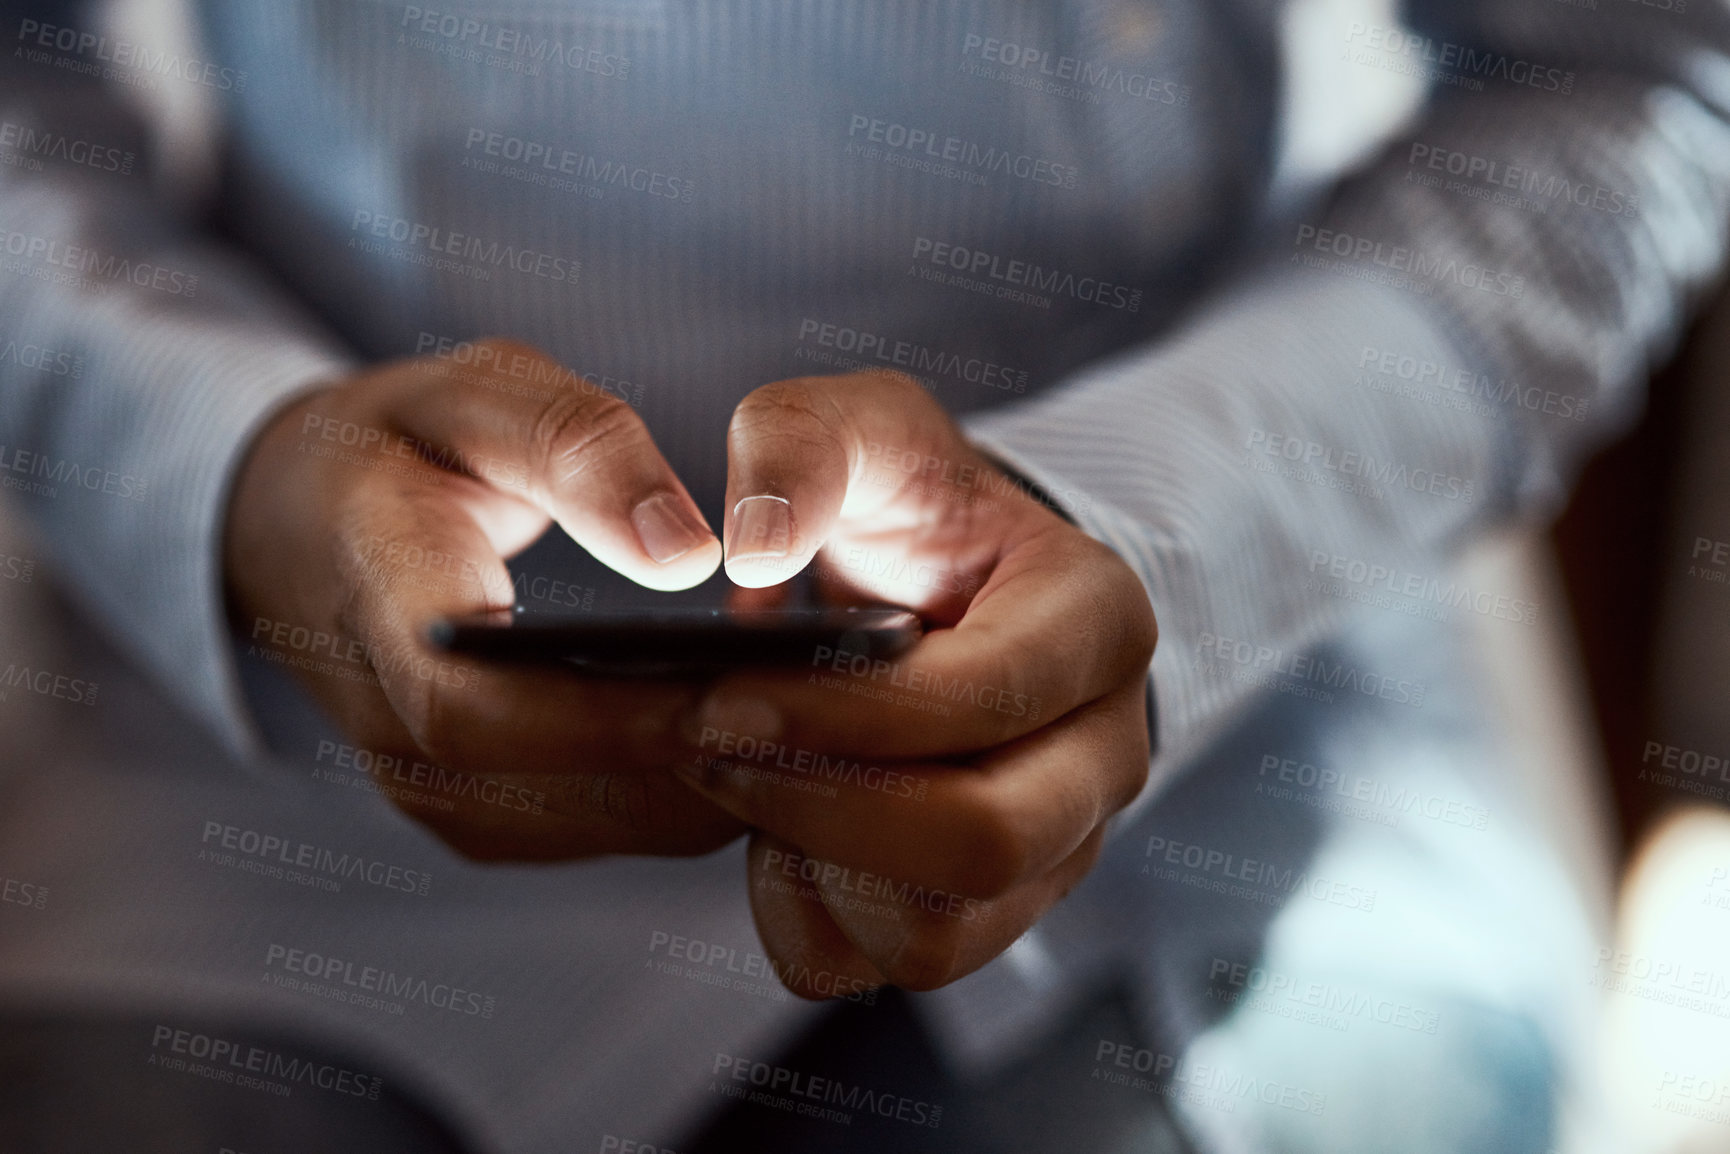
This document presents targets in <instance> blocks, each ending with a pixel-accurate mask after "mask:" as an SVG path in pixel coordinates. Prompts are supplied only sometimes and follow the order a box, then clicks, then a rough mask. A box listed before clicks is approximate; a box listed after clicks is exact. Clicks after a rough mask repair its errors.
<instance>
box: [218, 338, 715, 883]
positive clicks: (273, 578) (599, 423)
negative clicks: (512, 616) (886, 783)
mask: <svg viewBox="0 0 1730 1154" xmlns="http://www.w3.org/2000/svg"><path fill="white" fill-rule="evenodd" d="M472 347H473V348H474V350H475V356H474V357H472V358H471V359H470V362H469V363H468V364H465V365H458V364H455V363H453V362H452V361H448V360H436V359H430V358H429V359H420V360H406V361H397V362H393V363H390V364H387V365H384V366H382V367H378V368H374V369H371V370H369V371H366V372H363V373H361V374H359V375H357V376H355V377H354V378H352V379H350V380H347V381H344V382H341V383H340V385H339V386H338V387H336V388H332V389H329V390H327V391H323V392H319V393H315V394H313V395H311V396H309V397H307V398H305V399H303V400H301V401H300V402H298V403H296V404H294V405H292V406H291V407H289V408H288V409H286V410H284V411H283V412H281V413H279V414H278V415H277V416H276V417H275V418H274V419H273V420H271V422H270V423H269V424H268V426H267V427H266V428H265V429H264V430H263V431H262V432H261V433H260V434H259V436H258V437H257V439H256V440H255V441H254V442H253V444H252V446H251V447H250V449H249V451H248V454H247V456H246V459H245V460H244V462H243V463H242V465H241V468H240V472H239V477H238V479H237V482H236V485H235V489H234V494H233V497H232V499H231V501H230V504H229V509H228V513H227V518H226V523H225V526H224V535H223V555H224V556H223V562H224V575H225V578H226V581H227V587H228V594H229V603H230V606H231V610H232V612H233V614H234V616H235V618H236V621H237V624H238V625H239V627H240V628H241V630H242V633H243V635H244V636H247V637H249V638H251V639H252V640H253V641H254V643H255V644H257V645H259V646H260V647H261V648H265V649H268V650H270V651H271V652H272V654H273V656H274V657H276V658H278V659H281V660H283V661H285V662H286V663H288V664H290V665H291V666H293V667H294V668H295V672H296V674H297V676H299V677H300V679H301V681H302V682H303V683H304V684H305V685H306V686H307V688H308V689H309V690H310V691H311V692H312V694H313V695H314V697H315V698H317V700H318V701H319V702H320V703H321V704H322V705H323V706H324V708H325V709H326V710H327V711H328V712H329V713H330V714H331V716H332V717H333V718H334V719H335V720H336V721H337V722H338V723H339V724H340V725H341V726H342V727H343V728H344V729H345V730H346V731H347V733H348V734H349V735H350V736H351V737H352V738H353V739H354V741H355V742H356V743H357V745H359V746H360V747H362V748H364V749H367V750H369V751H371V752H372V753H373V754H375V755H378V754H383V755H386V756H389V757H398V758H403V759H405V764H411V765H412V764H413V763H414V762H416V761H421V762H426V763H429V764H432V765H436V766H438V767H440V768H441V769H443V770H448V771H457V773H460V774H464V775H473V778H476V779H479V781H478V783H477V782H474V781H466V780H464V779H462V778H457V777H455V776H454V775H449V774H447V775H446V779H445V780H444V782H443V783H442V785H443V788H442V789H441V788H436V787H435V788H422V789H419V790H416V791H414V793H415V795H416V796H414V797H403V796H398V797H396V798H395V800H396V801H397V804H398V805H400V806H402V808H403V809H405V810H406V811H407V812H409V813H410V814H411V815H412V816H414V817H416V818H417V819H419V820H420V821H422V822H424V823H425V824H426V825H428V826H430V827H431V828H432V829H433V830H434V831H435V832H436V833H438V834H439V836H440V837H442V838H443V839H444V840H445V841H446V842H448V843H449V844H450V845H451V846H453V847H454V848H456V849H457V850H458V851H460V852H462V853H465V854H467V855H469V856H472V857H482V858H510V859H537V858H538V859H554V858H574V857H583V856H587V855H591V854H599V853H621V852H627V853H654V854H681V853H704V852H707V851H709V850H712V849H714V848H716V847H718V846H720V845H723V844H725V843H726V842H728V841H730V840H732V839H733V838H734V837H736V836H738V835H739V834H740V833H742V832H743V830H744V827H743V825H742V824H741V823H740V822H738V821H737V820H736V819H735V818H733V817H730V816H729V815H728V814H726V813H725V812H723V811H722V810H721V809H719V808H717V807H716V806H714V805H713V804H712V803H710V802H708V801H706V800H705V799H703V798H702V797H700V796H699V795H698V794H696V793H695V792H693V791H692V790H691V789H689V788H688V787H687V786H686V785H685V784H684V783H683V782H682V781H680V780H679V779H678V778H677V777H675V776H674V775H673V774H672V773H671V772H670V771H669V767H670V766H671V765H672V764H674V763H676V762H678V761H679V760H680V759H681V758H688V757H689V756H690V753H689V750H688V749H687V748H685V746H684V745H683V744H682V743H681V739H680V737H679V735H678V733H677V731H676V722H677V719H678V718H679V716H680V715H681V714H682V713H684V712H686V711H687V710H689V709H690V708H691V707H692V706H693V705H694V704H695V702H696V700H697V698H698V695H699V693H700V687H698V686H695V685H691V686H686V685H681V684H678V683H670V682H658V683H650V682H643V681H602V680H587V679H583V678H579V677H577V676H575V675H574V674H571V673H567V672H564V671H562V670H544V671H543V670H536V669H529V668H512V667H506V666H503V665H490V664H489V665H485V666H477V665H476V663H474V662H473V661H470V660H468V659H466V658H456V657H452V656H451V655H448V654H442V653H439V652H437V651H435V650H433V649H432V648H430V647H429V646H428V644H427V642H426V639H425V637H424V634H423V630H424V628H425V626H426V624H427V623H428V622H429V621H432V620H434V619H437V618H440V617H448V616H458V615H463V614H469V613H477V612H487V611H499V610H504V609H507V608H508V607H509V606H510V605H511V604H512V601H513V588H512V583H511V577H510V574H509V572H508V571H507V570H506V568H505V562H504V559H505V558H507V557H510V556H512V555H513V554H515V553H516V552H518V551H520V550H522V549H523V548H525V547H527V546H528V545H529V544H530V543H531V542H532V541H534V540H535V539H536V538H537V537H539V536H540V535H541V534H542V533H543V532H544V531H545V530H546V528H547V526H548V525H549V524H550V523H551V522H554V521H556V522H557V523H558V524H559V526H560V527H561V528H563V529H564V530H565V531H566V532H567V533H569V534H570V535H571V536H572V537H574V538H575V539H576V540H577V542H578V543H579V544H580V545H582V546H583V548H585V549H586V550H588V551H589V552H590V553H592V554H593V555H594V556H595V557H597V558H599V559H600V560H601V561H602V562H604V563H605V564H607V565H609V566H610V567H612V568H613V569H615V570H617V571H618V572H620V573H622V574H624V575H625V576H627V577H630V578H631V579H633V580H635V581H637V582H638V583H640V584H642V585H646V586H649V587H650V588H654V589H684V588H689V587H690V586H692V585H695V584H697V583H698V582H700V581H702V580H704V579H705V578H707V577H708V576H709V575H710V574H711V573H713V572H714V571H715V568H716V566H717V565H718V564H719V563H720V560H721V545H720V542H719V541H717V540H716V539H715V536H714V534H713V533H712V532H711V531H710V529H709V527H708V525H707V523H706V522H705V521H704V520H703V516H702V514H701V513H700V512H699V511H698V510H697V507H696V505H695V503H694V502H693V501H692V500H691V498H690V495H689V494H688V493H687V492H686V491H685V488H684V486H683V485H682V484H680V482H679V479H678V477H676V476H675V475H674V474H673V471H672V469H671V467H670V466H669V465H668V464H667V462H666V460H665V459H664V458H663V457H662V456H661V454H660V451H659V450H658V449H656V448H655V445H654V442H653V441H652V440H651V439H650V436H649V433H648V430H647V429H646V428H645V427H644V425H643V422H642V421H641V420H640V419H639V418H638V416H637V414H636V413H635V412H634V411H633V410H632V409H631V408H630V406H629V405H627V404H625V403H624V402H623V401H621V400H619V399H618V398H616V397H613V396H611V395H610V394H607V393H605V392H604V391H602V390H600V389H598V388H596V387H594V386H592V385H589V384H587V383H585V382H584V381H583V380H581V379H580V378H579V377H577V376H576V375H575V374H574V373H571V372H570V371H569V370H567V369H563V368H561V367H559V366H558V365H556V364H554V363H552V362H551V361H549V360H548V359H547V358H546V357H545V356H544V355H542V354H541V353H539V352H536V351H535V350H533V349H530V348H527V347H525V346H522V345H518V344H514V343H511V342H507V341H483V342H478V343H477V344H476V345H474V346H472ZM432 559H436V560H432ZM309 752H310V751H309ZM488 783H491V784H488ZM503 787H509V788H503ZM533 793H540V794H544V795H545V799H546V800H545V807H544V811H543V812H541V813H538V814H536V813H532V812H524V810H523V809H522V808H519V807H520V806H521V805H522V804H523V801H522V799H523V798H524V797H526V796H528V795H530V794H533ZM489 799H490V800H489ZM502 799H509V800H508V801H506V800H502ZM451 803H454V808H449V809H447V808H446V806H447V805H449V804H451Z"/></svg>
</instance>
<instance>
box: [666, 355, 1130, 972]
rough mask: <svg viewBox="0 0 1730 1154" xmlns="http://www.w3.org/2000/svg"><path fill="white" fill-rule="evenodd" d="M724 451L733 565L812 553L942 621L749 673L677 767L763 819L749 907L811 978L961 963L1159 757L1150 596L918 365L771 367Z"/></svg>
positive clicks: (1077, 860)
mask: <svg viewBox="0 0 1730 1154" xmlns="http://www.w3.org/2000/svg"><path fill="white" fill-rule="evenodd" d="M728 456H729V474H728V485H727V509H728V513H727V521H726V525H725V545H726V566H727V573H728V575H729V576H730V577H731V578H732V579H733V580H734V581H735V582H736V583H737V584H739V585H741V586H746V587H749V588H754V589H761V590H763V591H764V594H768V595H769V596H771V597H772V596H773V594H770V593H769V590H768V587H770V586H775V585H778V584H779V583H781V582H783V581H785V580H786V579H787V578H789V577H791V576H792V575H793V574H795V573H796V572H798V571H799V570H800V569H801V568H803V567H804V566H805V565H806V564H808V563H809V562H810V561H811V560H812V559H813V557H816V558H817V576H818V578H819V583H820V586H822V587H825V588H826V590H827V591H828V592H830V593H832V594H837V595H839V596H841V597H842V598H844V599H847V600H853V601H858V600H868V599H878V600H887V601H893V602H896V603H899V604H903V605H907V606H909V607H911V608H913V609H916V610H917V611H918V612H919V613H920V614H921V616H922V617H924V618H925V620H926V621H927V623H928V624H929V625H931V626H933V628H931V630H930V631H929V632H928V633H927V634H926V635H925V636H924V637H923V638H922V639H921V640H920V641H919V642H918V644H917V645H915V646H914V647H913V648H912V649H911V650H909V651H908V652H907V653H906V654H904V655H903V656H901V657H900V658H898V659H896V660H894V661H874V660H872V659H869V658H865V657H863V656H859V655H855V654H850V653H848V652H847V651H846V650H845V649H841V650H838V651H830V650H827V649H819V650H815V651H814V652H813V653H812V660H811V664H810V666H809V668H804V669H800V670H797V671H788V672H772V673H760V672H752V673H738V674H733V675H729V676H728V677H726V678H724V679H722V680H721V681H719V682H718V683H716V684H715V685H714V686H713V687H712V688H711V690H710V692H709V694H708V695H707V697H706V698H705V699H704V701H703V703H702V705H701V706H700V707H699V709H698V711H697V712H696V713H695V714H694V715H693V716H692V717H691V718H690V719H689V720H688V725H687V728H688V733H687V738H688V739H689V740H691V741H693V742H694V743H695V745H696V747H697V751H696V754H695V756H694V757H693V758H692V761H691V763H690V764H689V765H688V766H686V768H685V769H684V770H682V771H681V772H683V773H684V775H685V776H686V778H687V780H689V781H690V783H691V785H692V786H693V788H695V789H697V790H698V791H700V792H701V793H702V794H703V795H704V796H706V797H708V798H709V799H711V800H712V801H714V802H715V803H716V804H717V805H719V806H720V807H721V808H723V809H725V810H727V811H728V812H730V813H732V814H733V815H734V816H735V817H737V818H739V819H740V820H741V821H743V822H746V823H747V824H749V825H750V826H752V827H753V828H754V829H755V830H756V831H757V832H756V833H754V834H753V837H752V842H751V847H750V854H749V862H750V865H749V871H750V893H751V903H752V910H753V912H754V914H755V917H756V921H757V927H758V930H759V932H760V933H761V935H762V937H763V941H764V943H765V944H766V945H767V947H768V949H769V951H770V953H771V955H772V957H773V959H774V961H775V964H776V971H777V973H778V974H779V975H780V976H781V978H782V980H783V982H784V983H785V984H787V985H788V987H789V988H791V989H792V990H793V991H794V992H795V993H798V994H801V995H803V996H806V997H825V996H831V995H834V994H837V993H840V994H846V993H850V992H853V991H858V990H862V989H864V988H866V987H867V986H874V985H878V984H882V983H884V982H889V983H893V984H895V985H898V986H902V987H906V988H908V989H915V990H925V989H933V988H936V987H938V986H942V985H945V984H947V983H949V982H952V981H955V980H956V979H957V978H960V977H963V976H965V975H966V974H968V973H971V972H972V971H974V970H976V969H978V968H979V967H980V966H982V965H984V964H985V963H986V962H988V961H990V960H991V959H992V958H994V957H996V956H997V955H998V954H999V953H1001V952H1002V951H1003V950H1005V949H1007V948H1008V947H1009V946H1010V945H1011V944H1012V943H1013V942H1014V941H1015V939H1016V938H1018V937H1020V936H1021V934H1023V933H1024V932H1025V931H1026V930H1027V929H1028V928H1029V927H1030V926H1031V925H1033V923H1034V922H1035V921H1037V920H1038V919H1039V918H1040V917H1041V916H1042V915H1043V914H1044V913H1045V911H1046V910H1047V909H1049V908H1050V907H1051V906H1052V905H1053V904H1054V903H1056V902H1057V901H1058V900H1059V899H1061V898H1062V897H1063V895H1064V894H1066V893H1067V892H1068V891H1069V890H1070V888H1071V887H1073V886H1074V885H1075V884H1076V883H1077V882H1078V881H1079V880H1080V879H1081V878H1082V876H1083V875H1085V874H1086V872H1087V871H1088V869H1089V868H1091V866H1092V864H1093V862H1094V859H1095V858H1096V857H1097V855H1098V853H1099V848H1100V844H1101V839H1102V837H1103V826H1104V823H1105V821H1106V819H1107V818H1109V817H1110V816H1111V815H1112V814H1113V813H1116V812H1117V811H1118V810H1120V809H1122V808H1123V807H1124V806H1125V805H1127V804H1128V803H1129V802H1130V801H1131V800H1132V799H1133V798H1134V797H1135V796H1136V794H1137V792H1138V791H1139V790H1140V788H1141V786H1142V784H1143V782H1144V781H1145V779H1146V776H1147V768H1148V732H1147V721H1146V712H1145V708H1146V707H1145V700H1144V696H1143V695H1144V693H1145V687H1146V678H1147V672H1148V663H1149V661H1150V660H1151V658H1152V655H1153V648H1154V643H1155V641H1156V640H1157V637H1158V629H1157V626H1156V624H1155V621H1154V615H1153V610H1152V607H1151V606H1150V605H1149V604H1148V599H1147V595H1146V593H1145V591H1144V590H1143V588H1142V585H1141V583H1140V581H1139V580H1137V578H1136V577H1135V575H1134V573H1133V572H1131V570H1130V569H1129V567H1128V566H1127V565H1125V564H1124V563H1123V562H1122V561H1121V560H1120V559H1119V558H1118V557H1117V555H1116V554H1114V553H1113V552H1112V551H1111V550H1110V549H1108V548H1106V547H1105V546H1104V545H1102V544H1100V543H1099V542H1097V541H1094V540H1093V539H1092V538H1090V537H1088V536H1087V535H1086V534H1084V533H1082V532H1081V531H1080V530H1078V529H1076V528H1075V527H1074V526H1072V525H1070V524H1069V523H1068V522H1067V521H1065V520H1064V519H1062V518H1061V517H1059V516H1057V515H1056V514H1054V513H1053V512H1052V511H1051V510H1050V509H1049V508H1047V507H1046V506H1044V505H1043V504H1041V503H1039V502H1038V501H1036V500H1034V499H1032V498H1031V497H1030V496H1028V495H1027V494H1026V493H1025V492H1024V491H1023V490H1022V489H1021V488H1020V487H1019V486H1018V485H1017V484H1016V483H1015V482H1014V481H1012V480H1011V479H1010V478H1008V477H1007V476H1005V475H1004V473H1003V472H1001V471H1000V470H999V469H997V468H996V467H994V466H993V465H992V464H991V463H990V462H989V461H988V460H987V459H986V458H985V457H984V456H983V455H981V454H980V453H979V451H978V450H976V449H974V448H973V447H972V446H970V445H969V444H968V443H967V441H966V440H965V438H964V437H963V435H962V433H961V431H960V429H959V428H958V427H957V426H956V425H955V424H954V422H953V421H952V420H951V419H950V418H949V416H948V415H947V414H946V413H945V412H944V411H943V409H942V408H941V407H939V406H938V404H937V403H936V402H935V401H933V400H932V399H931V398H930V397H929V396H928V395H927V394H926V393H925V391H924V390H923V389H921V388H920V387H919V386H918V385H917V384H916V383H915V382H913V381H912V380H910V379H908V378H906V377H904V376H900V375H899V374H891V373H875V372H872V373H855V374H849V375H846V376H837V377H814V378H804V379H799V380H791V381H782V382H779V383H777V384H772V385H766V386H764V387H763V388H760V389H758V390H756V391H755V392H753V393H752V394H751V395H750V396H749V397H747V398H746V399H745V400H744V401H743V402H742V403H741V404H740V405H739V407H738V409H737V411H736V412H735V413H734V415H733V421H732V426H731V429H730V430H729V434H728ZM759 596H762V594H760V595H759Z"/></svg>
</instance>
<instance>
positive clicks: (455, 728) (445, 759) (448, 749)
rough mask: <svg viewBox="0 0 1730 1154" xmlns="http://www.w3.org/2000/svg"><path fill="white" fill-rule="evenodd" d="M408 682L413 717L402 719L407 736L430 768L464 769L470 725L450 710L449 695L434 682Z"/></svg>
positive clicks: (456, 712)
mask: <svg viewBox="0 0 1730 1154" xmlns="http://www.w3.org/2000/svg"><path fill="white" fill-rule="evenodd" d="M411 681H412V682H413V684H414V685H415V687H416V688H415V689H414V690H413V694H414V696H413V705H412V706H411V709H410V713H411V714H412V716H406V717H404V718H403V721H404V723H405V724H406V725H407V726H408V731H409V735H410V736H412V737H413V738H414V741H415V744H416V745H418V746H420V748H421V752H423V753H425V754H426V755H427V758H428V760H430V761H431V762H433V764H435V765H446V766H450V767H451V768H453V769H464V768H467V760H468V759H467V757H466V753H467V746H468V737H469V734H470V733H471V732H472V728H473V723H472V722H471V721H470V720H469V719H468V718H466V717H465V716H463V713H462V711H461V710H458V709H454V708H452V706H453V704H454V703H453V702H452V700H451V697H450V695H449V694H448V693H447V692H445V690H444V688H443V687H442V686H440V685H439V684H438V683H437V682H436V681H432V680H426V681H422V680H421V679H419V678H413V679H411Z"/></svg>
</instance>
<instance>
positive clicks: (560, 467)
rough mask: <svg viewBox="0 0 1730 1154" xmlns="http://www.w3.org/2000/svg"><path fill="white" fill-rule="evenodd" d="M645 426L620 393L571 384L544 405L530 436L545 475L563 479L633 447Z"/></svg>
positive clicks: (553, 479) (556, 480)
mask: <svg viewBox="0 0 1730 1154" xmlns="http://www.w3.org/2000/svg"><path fill="white" fill-rule="evenodd" d="M642 428H643V426H642V422H641V420H639V419H638V417H637V414H636V413H635V412H634V411H633V410H632V409H631V407H630V406H629V405H627V404H625V402H623V401H621V400H619V399H618V398H616V397H609V396H605V395H595V394H591V393H584V392H581V391H579V390H575V389H566V390H562V391H560V392H559V393H558V394H556V395H555V396H554V397H553V398H552V399H551V400H550V401H548V402H547V404H546V406H545V407H544V408H542V410H541V411H540V414H539V415H538V416H537V417H536V418H535V424H534V429H533V430H532V432H531V434H530V437H531V439H532V442H533V444H534V447H535V451H536V453H537V454H538V455H539V457H540V460H541V463H542V465H543V467H544V469H545V475H546V476H547V477H548V478H549V479H551V480H552V481H553V482H554V483H558V482H562V481H565V480H568V479H570V478H571V477H573V476H576V475H577V474H578V473H581V472H583V471H584V470H586V469H588V468H591V467H593V466H594V465H595V464H597V463H599V462H600V461H603V460H605V459H606V458H607V457H608V456H610V455H612V454H613V453H617V452H622V451H625V450H626V449H628V448H630V447H632V446H633V445H635V443H636V441H637V439H638V437H639V436H640V435H641V432H642Z"/></svg>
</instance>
